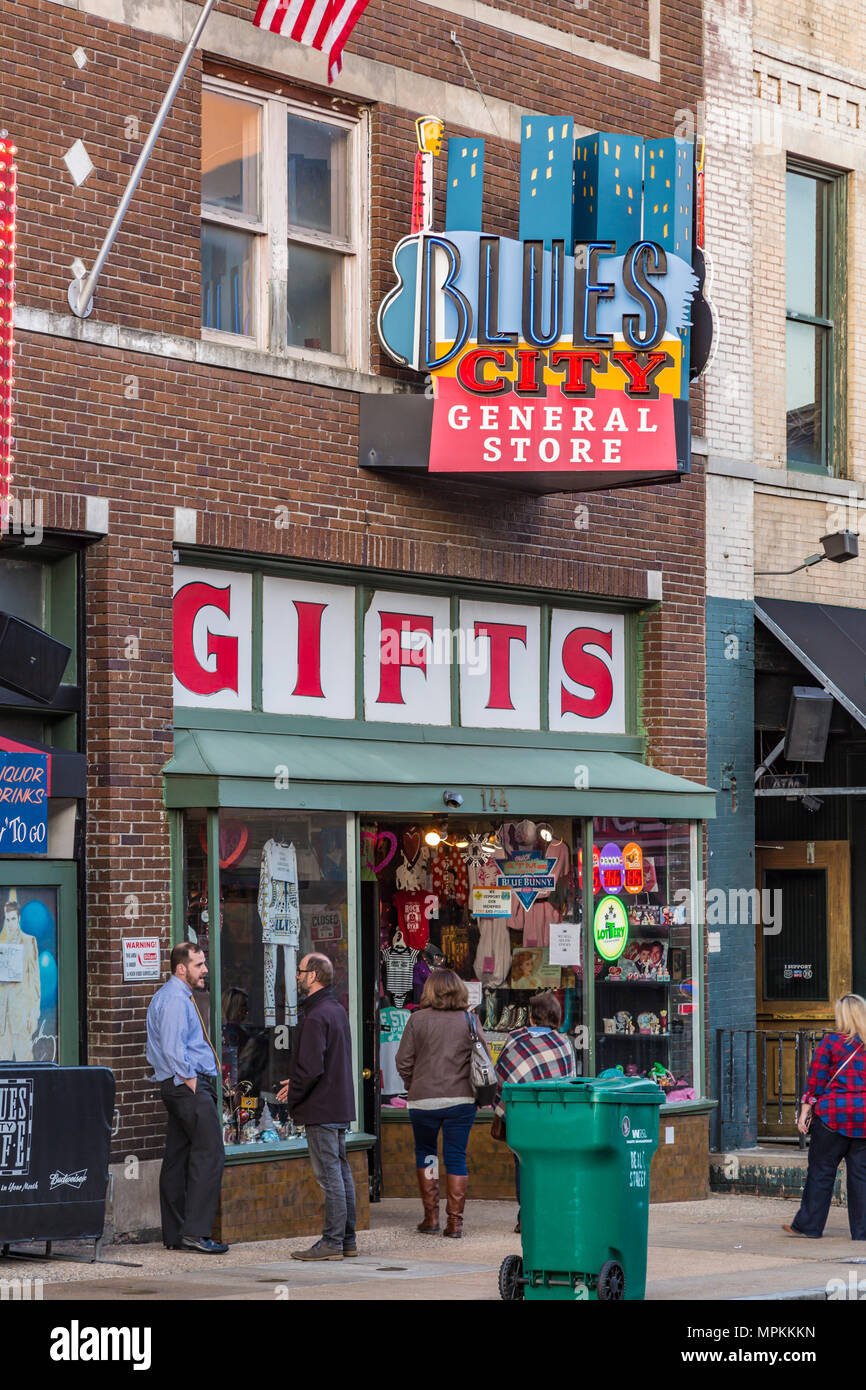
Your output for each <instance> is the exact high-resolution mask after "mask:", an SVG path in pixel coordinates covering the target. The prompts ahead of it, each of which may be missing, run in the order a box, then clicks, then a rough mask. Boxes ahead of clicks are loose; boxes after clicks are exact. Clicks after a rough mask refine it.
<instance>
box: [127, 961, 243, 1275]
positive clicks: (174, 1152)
mask: <svg viewBox="0 0 866 1390" xmlns="http://www.w3.org/2000/svg"><path fill="white" fill-rule="evenodd" d="M171 972H172V973H171V979H170V980H169V981H168V982H167V983H166V984H164V985H163V986H162V989H158V990H157V992H156V994H155V995H154V996H153V998H152V999H151V1001H150V1006H149V1008H148V1010H147V1060H148V1061H149V1062H150V1064H151V1066H152V1067H153V1077H152V1078H151V1079H152V1080H153V1081H157V1082H158V1083H159V1092H160V1095H161V1097H162V1102H163V1105H164V1106H165V1108H166V1110H167V1111H168V1125H167V1127H166V1132H165V1150H164V1152H163V1158H162V1170H161V1172H160V1175H159V1206H160V1212H161V1216H162V1238H163V1241H164V1243H165V1245H166V1247H167V1249H169V1250H179V1249H180V1248H181V1247H183V1248H184V1249H190V1250H201V1251H202V1252H203V1253H204V1254H206V1255H222V1254H225V1252H226V1250H228V1246H227V1245H221V1244H220V1242H219V1241H216V1240H212V1239H211V1234H210V1232H211V1227H212V1225H213V1223H214V1219H215V1217H216V1211H217V1204H218V1202H219V1194H220V1184H221V1182H222V1173H223V1167H224V1165H225V1149H224V1147H223V1140H222V1125H221V1123H220V1115H219V1091H220V1089H221V1088H220V1086H219V1072H218V1067H217V1058H216V1053H215V1052H214V1049H213V1047H212V1046H211V1042H210V1039H209V1038H208V1036H207V1033H206V1031H205V1026H204V1023H203V1022H202V1017H201V1014H200V1013H199V1011H198V1009H197V1008H196V1004H195V1000H194V999H193V990H195V989H204V986H205V980H206V979H207V964H206V962H205V957H204V952H203V951H202V950H200V948H199V947H198V946H194V945H193V944H192V942H191V941H182V942H180V944H179V945H177V946H175V948H174V950H173V951H172V953H171Z"/></svg>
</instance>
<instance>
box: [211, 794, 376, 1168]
mask: <svg viewBox="0 0 866 1390" xmlns="http://www.w3.org/2000/svg"><path fill="white" fill-rule="evenodd" d="M219 841H220V849H219V854H220V875H219V881H220V914H219V915H220V938H219V989H220V1004H221V1007H220V1013H221V1043H222V1072H223V1084H224V1092H225V1105H224V1115H223V1122H224V1138H225V1141H226V1143H227V1144H235V1143H241V1144H245V1143H253V1142H259V1141H264V1142H270V1143H273V1142H277V1141H279V1140H284V1141H285V1140H294V1139H299V1138H300V1137H301V1131H300V1130H299V1129H297V1128H296V1127H295V1126H294V1125H293V1123H292V1121H291V1119H290V1117H289V1115H288V1111H287V1109H286V1107H285V1105H280V1104H279V1103H278V1102H277V1098H276V1093H277V1091H278V1090H279V1086H280V1082H281V1081H283V1080H284V1079H285V1078H286V1077H287V1076H288V1074H289V1062H290V1059H291V1055H292V1045H293V1041H294V1038H295V1036H296V1028H297V1022H298V1003H299V997H298V980H297V974H296V971H297V967H298V963H299V961H300V960H301V958H302V957H303V956H304V955H305V954H306V953H307V952H308V951H321V952H322V953H323V954H324V955H327V956H328V957H329V959H330V960H331V962H332V963H333V966H334V990H335V993H336V996H337V998H338V1000H339V1001H340V1002H341V1003H342V1005H343V1007H344V1008H345V1009H346V1010H347V1012H349V1013H350V1016H351V1010H352V1008H353V1004H354V997H355V978H354V977H355V971H354V967H353V963H352V958H351V953H350V936H349V901H348V873H347V834H346V817H345V816H344V815H338V814H328V813H316V814H307V815H305V814H303V813H302V812H296V811H288V812H286V813H285V814H281V815H278V814H277V813H275V812H273V811H240V810H239V811H233V810H224V811H221V812H220V819H219ZM185 857H186V879H185V895H186V904H187V921H186V936H187V939H188V940H191V941H197V942H198V944H199V945H200V946H201V947H202V949H203V950H205V951H206V952H208V953H209V955H210V954H211V953H212V946H213V944H214V943H213V941H212V936H211V924H212V921H213V914H212V911H211V905H210V904H209V902H208V875H207V820H206V816H205V815H204V813H190V814H189V815H188V816H187V819H186V856H185ZM209 963H210V971H211V978H212V979H213V977H214V975H215V971H214V964H213V961H212V960H211V961H210V962H209ZM203 1012H204V1009H203ZM268 1133H271V1134H272V1136H273V1137H272V1138H271V1139H270V1140H268V1139H266V1135H267V1134H268Z"/></svg>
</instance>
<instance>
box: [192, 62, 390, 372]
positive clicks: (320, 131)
mask: <svg viewBox="0 0 866 1390" xmlns="http://www.w3.org/2000/svg"><path fill="white" fill-rule="evenodd" d="M362 140H363V129H362V123H361V120H360V119H353V118H351V117H345V116H342V115H335V114H332V112H330V111H322V110H319V109H318V108H317V107H313V106H309V107H307V106H302V105H300V104H299V103H297V102H294V101H291V100H288V99H286V98H283V97H276V96H264V95H261V96H260V95H256V94H254V93H252V94H251V93H250V92H248V91H247V90H246V89H244V91H243V93H242V94H241V93H240V92H238V91H237V89H235V88H233V87H231V86H230V85H229V84H228V83H225V82H220V81H217V80H216V79H213V80H212V81H210V82H209V83H208V85H207V86H206V87H205V89H204V91H203V93H202V240H201V245H202V319H201V321H202V333H203V336H206V337H208V338H217V339H219V340H222V341H226V340H229V339H230V340H231V341H234V342H243V343H248V344H250V345H252V346H256V347H260V348H265V349H267V350H269V351H271V352H275V353H283V354H285V355H290V356H302V357H307V358H312V359H313V360H316V359H321V360H323V361H339V362H342V363H345V364H347V365H349V366H353V367H358V366H361V365H362V363H361V361H360V356H361V353H362V351H363V347H364V341H365V337H366V334H365V333H364V331H363V326H364V325H363V304H362V295H361V290H362V283H363V281H362V271H361V267H360V264H359V262H360V260H361V242H362V233H361V228H362V211H363V209H362V186H361V179H360V170H361V169H362V168H364V167H365V165H364V153H363V148H362Z"/></svg>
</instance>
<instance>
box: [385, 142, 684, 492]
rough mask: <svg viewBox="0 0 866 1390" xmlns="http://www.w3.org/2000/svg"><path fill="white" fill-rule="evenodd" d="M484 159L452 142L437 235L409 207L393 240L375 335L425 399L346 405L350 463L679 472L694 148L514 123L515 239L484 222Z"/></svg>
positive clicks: (538, 477) (489, 470) (592, 474)
mask: <svg viewBox="0 0 866 1390" xmlns="http://www.w3.org/2000/svg"><path fill="white" fill-rule="evenodd" d="M418 124H419V145H422V147H423V144H424V132H423V127H424V122H423V121H422V122H419V123H418ZM440 139H441V127H440V130H439V132H438V136H437V134H436V133H435V132H434V135H433V138H432V142H428V143H432V148H430V149H428V150H427V151H426V161H427V162H426V163H424V161H423V157H422V159H421V161H420V162H418V161H416V184H417V182H418V180H419V177H420V178H422V179H427V180H428V181H429V179H430V178H431V177H432V168H433V155H434V154H435V150H436V149H437V148H438V141H439V140H440ZM483 167H484V149H483V141H481V140H465V139H462V138H461V139H452V140H450V141H449V151H448V172H447V198H446V226H445V229H444V230H443V231H435V230H434V229H433V228H432V226H424V225H423V222H420V221H419V220H418V219H417V218H416V221H415V223H413V225H416V226H418V228H419V229H418V230H416V231H414V232H413V233H412V234H411V235H410V236H407V237H405V238H404V239H403V240H402V241H401V242H400V243H399V245H398V246H397V247H396V249H395V251H394V255H393V264H394V271H395V276H396V283H395V284H394V286H393V287H392V288H391V289H390V290H389V292H388V293H387V295H386V296H385V298H384V300H383V301H382V303H381V305H380V307H379V312H378V331H379V338H380V341H381V343H382V346H383V347H384V349H385V351H386V352H387V353H388V354H389V355H390V356H391V357H392V358H393V360H394V361H395V362H397V363H399V364H400V365H401V366H404V367H409V368H411V369H412V370H414V371H416V372H418V373H420V374H423V375H424V376H425V377H427V378H428V380H429V383H430V384H431V385H432V393H431V392H430V391H429V390H428V392H427V393H426V394H425V395H407V396H402V397H401V396H396V397H395V396H389V397H370V398H367V399H364V400H362V411H361V417H362V418H361V458H360V461H361V463H362V465H364V466H366V467H374V468H379V469H387V468H389V467H398V468H403V469H405V468H407V467H409V468H412V469H415V470H423V471H429V472H430V473H441V474H446V475H449V476H452V477H453V476H463V477H470V478H475V479H481V480H485V479H486V480H496V481H497V482H500V483H511V484H512V485H516V486H519V487H521V488H529V489H530V490H533V491H566V490H569V489H574V488H580V489H587V488H594V487H612V486H624V485H634V484H635V483H639V482H650V481H652V482H656V481H659V480H663V479H668V478H675V477H677V476H678V475H679V474H680V473H682V472H685V471H688V467H689V454H690V438H689V414H688V390H689V380H690V375H691V370H692V363H691V361H690V347H691V343H690V336H691V326H692V314H693V304H694V303H695V302H701V301H700V281H699V278H698V276H697V275H696V274H695V271H694V270H693V266H692V261H693V249H694V244H695V233H694V183H695V170H694V151H693V147H692V145H691V144H690V143H689V142H687V141H683V140H679V139H670V140H656V141H651V140H643V139H642V138H640V137H636V136H626V135H615V134H609V133H604V132H599V133H596V134H593V135H590V136H587V137H585V138H581V139H577V140H575V134H574V125H573V122H572V120H571V119H570V118H563V117H548V116H543V117H542V116H528V117H524V118H523V122H522V140H521V168H520V226H519V232H520V235H519V237H518V238H517V239H516V240H515V239H513V238H510V237H506V236H501V235H497V234H495V233H493V232H491V231H490V230H489V229H482V221H483V212H484V199H483ZM419 171H420V174H419ZM419 206H421V207H427V208H432V200H431V199H430V197H429V183H428V186H427V187H424V188H422V189H421V190H419V189H418V188H417V187H416V190H415V193H414V195H413V207H416V208H417V207H419ZM428 221H429V215H428ZM703 307H704V308H706V306H705V305H703ZM431 394H432V400H431V399H430V396H431Z"/></svg>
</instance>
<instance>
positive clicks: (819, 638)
mask: <svg viewBox="0 0 866 1390" xmlns="http://www.w3.org/2000/svg"><path fill="white" fill-rule="evenodd" d="M755 613H756V615H757V616H758V617H759V618H760V620H761V622H762V623H763V624H764V626H765V627H766V628H768V629H769V631H770V632H772V633H773V636H774V637H778V639H779V641H780V642H781V643H782V644H783V645H784V646H786V647H787V648H788V651H789V652H791V653H792V655H793V656H795V657H796V658H797V660H798V661H799V662H800V664H801V665H802V666H805V667H806V670H807V671H811V672H812V675H813V676H814V677H815V679H816V680H817V681H820V683H821V685H822V686H823V687H824V689H825V690H828V691H829V692H830V694H831V695H832V696H833V698H834V699H835V700H838V701H839V704H840V705H842V706H843V708H844V709H846V710H847V711H848V713H849V714H850V715H851V716H852V717H853V718H854V719H856V720H857V722H858V724H862V725H863V727H864V729H866V610H864V609H862V608H836V607H834V606H833V605H832V604H829V603H796V602H794V601H793V600H792V599H784V598H757V599H755Z"/></svg>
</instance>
